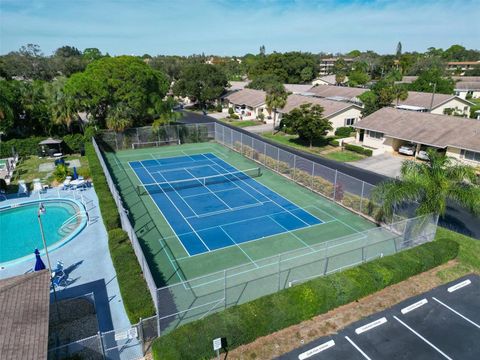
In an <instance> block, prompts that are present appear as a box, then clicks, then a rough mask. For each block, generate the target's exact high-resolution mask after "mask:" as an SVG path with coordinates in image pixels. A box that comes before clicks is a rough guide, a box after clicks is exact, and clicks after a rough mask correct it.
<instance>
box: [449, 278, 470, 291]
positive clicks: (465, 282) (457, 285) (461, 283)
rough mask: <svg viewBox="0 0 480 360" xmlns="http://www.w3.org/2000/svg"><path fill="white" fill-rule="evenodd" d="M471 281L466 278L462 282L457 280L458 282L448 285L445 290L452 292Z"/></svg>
mask: <svg viewBox="0 0 480 360" xmlns="http://www.w3.org/2000/svg"><path fill="white" fill-rule="evenodd" d="M471 283H472V282H471V281H470V280H469V279H467V280H464V281H462V282H459V283H458V284H455V285H452V286H450V287H449V288H448V289H447V291H448V292H449V293H451V292H454V291H455V290H458V289H461V288H463V287H465V286H468V285H470V284H471Z"/></svg>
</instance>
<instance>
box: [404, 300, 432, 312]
mask: <svg viewBox="0 0 480 360" xmlns="http://www.w3.org/2000/svg"><path fill="white" fill-rule="evenodd" d="M425 304H428V300H427V299H422V300H420V301H417V302H416V303H413V304H412V305H409V306H407V307H404V308H403V309H402V310H401V313H402V314H403V315H405V314H407V313H409V312H410V311H413V310H415V309H418V308H419V307H420V306H423V305H425Z"/></svg>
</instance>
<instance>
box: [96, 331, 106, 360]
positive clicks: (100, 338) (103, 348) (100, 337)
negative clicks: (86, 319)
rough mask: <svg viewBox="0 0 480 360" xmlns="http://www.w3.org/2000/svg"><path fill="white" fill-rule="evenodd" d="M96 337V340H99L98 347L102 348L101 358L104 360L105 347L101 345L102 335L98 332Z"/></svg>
mask: <svg viewBox="0 0 480 360" xmlns="http://www.w3.org/2000/svg"><path fill="white" fill-rule="evenodd" d="M97 336H98V338H99V340H100V347H101V348H102V357H103V359H105V346H104V344H103V337H102V333H101V332H100V331H99V332H98V333H97Z"/></svg>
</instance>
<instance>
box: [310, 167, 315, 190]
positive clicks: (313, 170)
mask: <svg viewBox="0 0 480 360" xmlns="http://www.w3.org/2000/svg"><path fill="white" fill-rule="evenodd" d="M314 178H315V163H314V162H313V161H312V181H311V184H310V189H312V190H313V183H314Z"/></svg>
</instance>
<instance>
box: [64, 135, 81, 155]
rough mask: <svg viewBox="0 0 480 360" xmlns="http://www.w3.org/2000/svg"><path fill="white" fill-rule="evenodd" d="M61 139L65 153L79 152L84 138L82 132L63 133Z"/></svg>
mask: <svg viewBox="0 0 480 360" xmlns="http://www.w3.org/2000/svg"><path fill="white" fill-rule="evenodd" d="M63 141H64V142H65V144H64V145H65V146H64V149H63V150H64V152H65V153H79V152H80V151H81V150H82V149H83V147H84V142H85V138H84V137H83V135H82V134H73V135H65V136H64V137H63Z"/></svg>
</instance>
